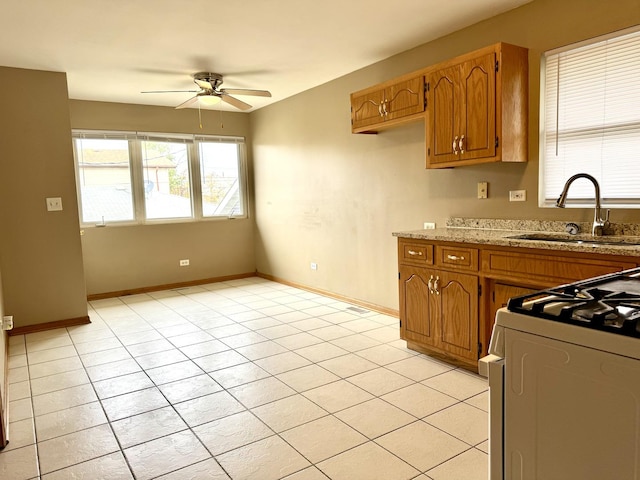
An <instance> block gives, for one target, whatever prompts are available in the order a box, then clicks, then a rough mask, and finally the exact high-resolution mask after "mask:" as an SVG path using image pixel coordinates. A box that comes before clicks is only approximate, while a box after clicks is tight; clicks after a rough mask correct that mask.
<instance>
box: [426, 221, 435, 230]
mask: <svg viewBox="0 0 640 480" xmlns="http://www.w3.org/2000/svg"><path fill="white" fill-rule="evenodd" d="M434 228H436V224H435V222H424V229H425V230H433V229H434Z"/></svg>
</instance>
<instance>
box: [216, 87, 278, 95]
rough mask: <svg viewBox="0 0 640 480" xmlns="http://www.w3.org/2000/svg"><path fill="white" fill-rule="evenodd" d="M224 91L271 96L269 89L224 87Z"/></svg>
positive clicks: (236, 93) (232, 93) (234, 93)
mask: <svg viewBox="0 0 640 480" xmlns="http://www.w3.org/2000/svg"><path fill="white" fill-rule="evenodd" d="M220 91H221V92H222V93H230V94H231V95H251V96H254V97H270V96H271V92H269V91H267V90H251V89H248V88H223V89H222V90H220Z"/></svg>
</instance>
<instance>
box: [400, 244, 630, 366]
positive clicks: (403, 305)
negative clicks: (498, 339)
mask: <svg viewBox="0 0 640 480" xmlns="http://www.w3.org/2000/svg"><path fill="white" fill-rule="evenodd" d="M638 261H639V259H638V258H637V257H632V256H619V255H603V254H593V253H580V252H562V251H553V250H537V249H530V248H516V247H499V246H494V245H473V244H467V243H464V244H461V243H454V242H436V241H428V240H417V239H412V238H402V237H400V238H399V239H398V263H399V275H398V279H399V291H400V337H401V338H402V339H404V340H406V342H407V346H408V347H409V348H411V349H413V350H417V351H420V352H423V353H427V354H430V355H434V356H436V357H440V358H442V359H444V360H446V361H448V362H450V363H453V364H456V365H460V366H463V367H465V368H469V369H471V370H477V361H478V358H480V357H481V356H483V355H485V354H486V352H487V348H488V343H489V339H490V337H491V330H492V327H493V320H494V318H495V313H496V311H497V310H498V309H499V308H501V307H503V306H505V305H506V303H507V301H508V299H509V298H511V297H515V296H518V295H524V294H527V293H531V292H533V291H536V290H540V289H543V288H548V287H553V286H556V285H561V284H564V283H569V282H575V281H577V280H582V279H585V278H590V277H595V276H598V275H604V274H606V273H612V272H617V271H621V270H625V269H628V268H634V267H636V266H637V265H638Z"/></svg>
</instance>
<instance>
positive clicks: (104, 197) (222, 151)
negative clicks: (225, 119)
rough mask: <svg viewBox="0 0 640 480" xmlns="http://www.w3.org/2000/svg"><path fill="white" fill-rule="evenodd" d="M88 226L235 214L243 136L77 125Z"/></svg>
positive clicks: (241, 197) (241, 207)
mask: <svg viewBox="0 0 640 480" xmlns="http://www.w3.org/2000/svg"><path fill="white" fill-rule="evenodd" d="M73 139H74V154H75V160H76V177H77V183H78V193H79V203H80V215H81V222H82V224H83V225H92V224H109V223H110V224H113V223H122V224H131V223H152V222H168V221H187V220H200V219H206V218H238V217H244V216H245V215H246V209H245V203H246V200H245V190H246V189H245V174H244V172H245V154H244V139H243V138H239V137H216V136H202V135H199V136H194V135H179V134H141V133H134V132H98V131H86V130H85V131H80V130H77V131H76V130H74V131H73Z"/></svg>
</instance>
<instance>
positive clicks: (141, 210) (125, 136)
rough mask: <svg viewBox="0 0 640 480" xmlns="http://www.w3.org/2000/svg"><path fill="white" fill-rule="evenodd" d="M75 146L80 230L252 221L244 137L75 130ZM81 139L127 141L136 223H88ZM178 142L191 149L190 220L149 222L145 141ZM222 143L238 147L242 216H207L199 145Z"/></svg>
mask: <svg viewBox="0 0 640 480" xmlns="http://www.w3.org/2000/svg"><path fill="white" fill-rule="evenodd" d="M71 133H72V135H71V137H72V144H73V157H74V168H75V176H76V191H77V201H78V210H79V212H78V213H79V220H80V226H81V227H82V228H89V227H103V226H106V225H108V226H134V225H158V224H178V223H193V222H203V221H205V222H208V221H221V220H235V219H247V218H249V202H248V184H249V182H248V169H247V150H246V139H245V137H240V136H230V135H229V136H227V135H204V134H184V133H162V132H132V131H116V130H87V129H72V132H71ZM78 139H105V140H110V139H113V140H127V141H128V147H129V173H130V182H131V196H132V201H133V216H134V218H133V220H112V221H105V222H104V224H101V223H95V222H91V221H89V222H85V221H84V217H83V210H82V204H83V198H82V188H81V181H80V165H79V162H78V145H77V140H78ZM175 140H178V141H179V142H183V143H185V144H186V146H187V157H188V160H187V165H188V170H189V189H190V199H189V200H190V204H191V215H190V216H189V217H172V218H147V215H146V197H145V187H144V180H145V174H144V162H143V156H142V142H143V141H157V142H172V141H175ZM207 142H220V143H233V144H236V145H238V157H237V162H238V176H239V178H238V183H239V186H240V195H239V197H240V203H241V205H242V213H241V214H235V215H207V216H205V215H204V214H203V206H202V184H201V162H200V153H199V143H207Z"/></svg>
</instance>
